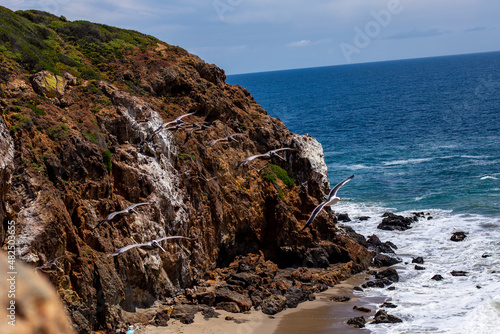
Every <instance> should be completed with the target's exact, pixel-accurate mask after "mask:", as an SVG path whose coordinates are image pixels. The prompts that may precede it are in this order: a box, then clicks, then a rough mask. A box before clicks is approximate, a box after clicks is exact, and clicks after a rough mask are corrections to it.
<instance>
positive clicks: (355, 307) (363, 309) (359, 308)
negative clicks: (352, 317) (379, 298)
mask: <svg viewBox="0 0 500 334" xmlns="http://www.w3.org/2000/svg"><path fill="white" fill-rule="evenodd" d="M352 309H353V310H354V311H358V312H363V313H370V312H371V311H372V310H371V309H369V308H368V307H364V306H356V305H354V306H353V308H352Z"/></svg>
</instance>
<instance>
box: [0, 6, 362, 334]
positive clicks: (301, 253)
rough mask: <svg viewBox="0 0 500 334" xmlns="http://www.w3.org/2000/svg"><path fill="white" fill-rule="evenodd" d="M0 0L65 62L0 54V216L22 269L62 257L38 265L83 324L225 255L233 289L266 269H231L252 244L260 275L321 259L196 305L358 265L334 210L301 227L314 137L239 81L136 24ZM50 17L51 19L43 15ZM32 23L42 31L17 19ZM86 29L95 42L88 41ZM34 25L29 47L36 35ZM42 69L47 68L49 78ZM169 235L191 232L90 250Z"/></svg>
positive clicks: (200, 272)
mask: <svg viewBox="0 0 500 334" xmlns="http://www.w3.org/2000/svg"><path fill="white" fill-rule="evenodd" d="M0 10H2V11H3V12H4V14H5V16H6V17H7V16H9V15H10V16H12V17H13V20H17V22H20V23H19V24H20V25H25V26H26V27H27V28H26V31H25V32H23V33H26V34H28V33H35V32H37V31H39V30H40V29H46V31H45V32H46V35H47V36H53V37H54V36H56V35H57V39H52V40H51V41H52V42H53V43H61V45H60V48H58V49H57V50H62V51H57V52H63V51H64V52H67V54H62V55H60V57H59V58H58V59H63V60H64V61H65V63H64V66H63V65H61V64H60V63H54V64H53V66H52V69H51V72H49V73H47V72H46V71H47V69H43V72H40V71H38V74H35V75H34V78H40V80H38V79H37V80H34V79H32V77H33V74H31V73H30V71H31V72H33V71H35V70H37V69H39V67H40V66H41V64H50V63H51V61H52V62H53V60H52V58H51V59H43V60H44V62H42V61H40V62H36V59H34V60H33V59H32V60H33V61H32V63H18V62H17V60H16V59H11V58H8V57H5V56H3V55H0V56H1V57H3V58H2V62H1V63H0V89H1V91H0V96H1V104H0V106H1V107H0V116H1V117H2V118H3V119H4V121H5V125H4V124H3V123H2V122H0V136H2V144H1V146H0V150H2V153H3V152H8V157H7V155H6V156H5V157H7V158H5V157H4V155H3V154H2V171H0V172H1V173H2V175H0V176H2V178H1V180H0V182H2V183H1V184H0V185H1V189H0V190H1V192H0V196H1V199H3V201H2V203H5V204H6V205H5V217H4V218H3V221H5V220H15V221H16V233H17V235H16V241H17V251H18V259H19V261H23V262H26V263H28V264H30V265H32V266H33V267H34V266H39V265H41V264H43V263H46V262H47V261H49V260H51V259H54V258H57V257H59V256H61V255H68V256H70V257H71V258H72V259H73V260H72V261H64V262H63V263H61V264H60V267H61V271H60V272H59V273H57V274H56V273H52V274H50V273H49V274H44V275H46V276H47V277H48V278H49V279H50V281H51V282H52V284H53V285H54V286H55V287H56V288H57V290H58V292H59V295H60V297H61V298H62V300H63V302H64V304H65V305H66V307H67V309H68V312H69V314H70V316H71V319H72V321H73V323H74V324H75V327H76V328H77V329H78V331H79V332H81V333H87V332H89V331H90V330H112V329H113V328H114V325H115V324H116V323H117V322H119V321H120V319H121V318H122V317H123V315H124V314H125V313H127V312H128V313H130V312H134V311H135V310H136V309H138V308H148V307H152V306H153V305H155V303H162V302H166V300H167V299H168V298H174V299H176V300H179V298H180V297H179V296H182V295H189V293H188V292H186V291H188V290H189V291H190V290H192V289H194V290H196V289H197V288H198V287H200V286H202V285H204V284H206V279H207V278H209V277H212V278H214V277H215V276H214V275H215V274H216V272H217V270H222V269H224V268H226V269H227V273H230V276H227V277H226V276H224V275H222V273H220V274H219V275H220V276H224V277H223V279H224V280H225V281H226V282H227V281H229V280H231V281H232V284H229V285H230V286H231V287H233V288H234V287H235V286H236V287H237V286H240V287H242V286H244V285H245V284H247V285H251V284H255V281H258V280H259V279H262V280H264V279H271V280H274V279H275V276H272V278H271V277H267V276H265V275H260V274H255V272H256V271H258V270H260V269H259V267H258V266H257V269H256V268H252V263H250V262H249V263H246V264H245V263H240V265H239V267H238V268H240V269H238V271H235V272H233V271H232V269H231V267H230V265H231V263H233V262H234V261H235V259H237V258H239V257H240V256H247V255H248V254H262V256H263V258H265V261H266V262H265V263H267V264H266V265H265V268H267V269H268V272H266V275H272V274H273V273H275V274H276V272H278V269H283V268H286V267H289V266H296V267H311V268H317V267H322V268H324V270H323V271H321V272H315V273H314V275H313V274H312V273H308V272H307V270H306V269H303V270H302V271H300V272H297V273H295V274H296V276H295V277H296V280H297V281H300V282H302V283H300V284H298V285H297V286H295V288H297V289H299V290H294V289H292V287H291V286H288V285H289V282H288V279H286V278H285V279H280V280H279V282H274V283H275V285H276V287H277V289H278V290H279V291H280V293H277V291H274V293H273V292H272V291H269V292H270V293H269V294H267V293H262V295H260V294H259V293H255V294H250V295H248V293H245V292H242V291H240V290H239V289H237V288H234V289H233V290H231V289H229V288H228V287H222V288H220V289H219V290H216V291H215V292H214V294H213V295H212V294H211V293H207V294H206V295H205V296H204V297H203V298H205V299H203V301H200V300H198V299H196V302H197V303H198V302H203V303H204V302H207V303H210V302H212V303H214V306H217V305H218V304H220V305H219V306H220V307H221V308H224V309H231V310H234V311H238V310H239V311H246V310H248V309H249V308H250V307H251V306H254V305H257V304H259V305H264V306H261V307H262V308H263V309H264V308H265V309H269V310H270V311H269V312H274V311H272V310H279V309H280V308H282V307H290V306H293V305H295V304H296V303H298V302H299V301H303V300H306V299H307V298H308V297H307V296H306V295H303V294H302V292H301V291H302V290H304V289H302V285H307V284H309V283H306V282H307V278H308V277H309V278H310V282H315V284H317V286H319V285H320V284H321V286H323V287H326V286H327V285H333V284H336V283H338V282H339V280H340V279H343V278H346V277H348V276H349V275H351V274H353V273H355V272H359V271H361V270H363V269H365V268H366V267H367V266H368V265H369V263H370V256H371V255H370V252H369V251H368V250H367V249H366V248H365V247H364V246H362V245H360V244H359V241H360V238H361V239H363V238H362V237H361V236H359V235H358V236H356V235H355V234H354V233H353V232H349V233H347V232H346V231H345V230H343V229H342V228H340V227H339V226H337V224H336V222H337V220H336V218H335V216H334V214H333V213H332V212H331V210H328V209H326V210H323V211H322V212H321V214H320V215H318V217H317V218H316V220H315V222H314V223H313V224H312V227H311V229H310V230H307V231H301V228H302V227H303V226H304V224H305V222H306V220H307V218H308V217H309V214H310V213H311V212H312V210H313V209H314V208H315V206H316V205H317V204H318V203H319V202H321V201H322V200H323V198H324V197H325V196H326V195H327V193H328V190H329V185H328V178H327V173H326V172H327V171H326V165H325V162H324V156H323V151H322V148H321V145H320V144H319V143H318V142H317V141H316V140H315V139H314V138H312V137H310V136H308V135H304V136H299V135H296V134H293V133H290V132H289V131H288V130H287V129H286V127H285V125H284V124H283V123H282V122H281V121H279V120H277V119H274V118H272V117H270V116H269V115H268V114H267V112H266V111H265V110H263V109H262V107H261V106H260V105H258V104H257V103H256V101H255V100H254V99H253V98H252V97H251V96H250V94H249V93H248V91H247V90H245V89H244V88H242V87H239V86H231V85H228V84H226V83H225V82H224V80H225V74H224V72H223V71H222V70H221V69H219V68H217V67H216V66H214V65H210V64H206V63H205V62H204V61H202V60H201V59H199V58H198V57H196V56H193V55H190V54H189V53H187V52H186V51H184V50H182V49H180V48H178V47H174V46H170V45H168V44H166V43H163V42H161V41H158V40H155V39H154V38H152V37H148V36H144V35H141V34H139V33H135V32H130V31H125V30H119V29H117V28H112V27H107V26H97V25H95V26H93V25H92V24H90V23H88V22H87V23H86V22H67V21H61V20H60V18H57V17H54V16H51V15H50V14H46V13H42V12H29V11H28V12H20V13H12V12H7V11H5V9H2V8H0ZM54 20H55V21H58V22H57V23H58V24H56V25H50V26H49V25H48V24H47V22H49V23H50V22H53V21H54ZM33 22H36V23H37V24H38V25H37V29H38V30H36V29H32V30H30V29H28V28H29V27H32V26H30V25H34V23H33ZM52 27H57V28H52ZM54 29H55V30H54ZM20 31H21V30H20ZM23 31H24V30H23ZM96 31H98V32H99V33H97V32H96ZM6 33H8V32H6ZM18 33H19V32H18ZM89 33H93V34H94V35H92V39H93V41H94V43H95V45H97V46H99V47H98V48H94V49H92V48H93V47H94V46H92V45H89V44H88V43H87V42H86V40H85V38H84V36H86V35H85V34H89ZM19 34H21V33H19ZM43 36H45V35H41V36H38V37H37V38H40V42H39V43H38V44H37V45H36V46H33V48H35V47H37V48H38V47H40V45H41V46H43V45H44V43H45V42H44V38H46V37H43ZM120 38H123V40H122V44H120V43H118V42H117V41H119V40H120ZM130 40H133V41H135V42H134V43H137V45H132V44H130V43H129V42H130ZM23 41H24V40H23ZM28 41H29V40H28ZM54 41H56V42H54ZM110 41H113V43H110ZM127 43H128V44H127ZM119 45H125V46H126V47H124V48H123V49H117V48H119ZM110 50H111V51H110ZM13 51H15V50H13ZM46 51H47V54H50V53H51V52H55V51H54V50H53V49H47V50H46ZM75 54H77V55H78V57H74V59H73V58H72V59H70V60H71V61H70V60H68V59H67V58H68V57H72V56H74V55H75ZM43 55H44V54H41V56H43ZM64 57H66V58H64ZM82 59H83V60H82ZM89 64H92V66H91V65H89ZM58 69H59V70H58ZM61 69H65V70H64V71H63V70H61ZM58 71H59V72H58ZM56 72H57V73H56ZM44 78H45V79H44ZM47 78H55V79H56V81H55V82H56V84H55V86H54V85H52V83H53V81H50V80H49V79H47ZM59 78H61V79H62V81H59V80H60V79H59ZM44 80H45V81H47V80H48V83H49V84H48V85H45V84H43V82H44ZM13 82H16V84H15V85H12V83H13ZM59 82H62V83H64V84H61V85H59ZM43 87H46V88H47V87H51V88H54V89H55V90H54V91H52V93H51V92H50V91H49V90H46V89H42V88H43ZM187 113H193V114H192V115H189V116H187V117H185V118H183V120H182V121H183V122H184V123H181V122H177V123H176V124H172V126H175V125H177V127H176V128H173V129H170V130H168V129H165V130H163V131H158V132H157V133H154V132H155V130H157V129H158V128H159V127H160V126H161V125H162V124H164V123H165V122H169V121H173V120H174V119H176V118H177V117H178V116H180V115H185V114H187ZM182 124H184V125H182ZM7 129H8V130H7ZM232 133H240V134H242V135H241V136H240V137H238V141H237V142H231V143H225V144H222V143H220V144H216V145H213V146H210V147H207V146H206V144H207V143H208V141H210V140H213V139H217V138H221V137H224V136H226V135H228V134H232ZM4 138H5V139H6V140H5V141H4V140H3V139H4ZM281 147H291V148H294V149H295V150H294V151H286V152H282V153H286V154H284V155H283V158H284V161H282V160H280V159H276V158H274V159H271V160H270V161H269V163H270V164H269V165H266V164H267V163H268V162H267V161H262V160H259V159H256V160H255V161H254V162H252V166H250V167H241V168H238V167H237V166H238V163H239V162H240V161H242V160H243V159H245V158H246V157H248V156H250V155H253V154H258V153H264V152H267V151H269V150H271V149H276V148H281ZM3 166H7V167H3ZM10 175H13V177H12V182H11V183H12V184H11V186H10V188H9V187H8V184H9V181H8V180H9V178H10ZM146 201H147V202H150V203H151V205H148V206H143V207H140V208H137V211H138V214H133V215H130V216H125V217H120V218H119V219H115V220H114V221H112V222H110V223H108V224H104V225H102V226H100V227H98V228H96V229H94V228H95V227H96V226H97V224H98V223H99V221H100V220H102V219H103V218H104V217H106V215H107V214H108V213H110V212H112V211H116V210H121V209H123V208H125V207H127V206H128V205H130V204H131V203H137V202H146ZM1 212H2V211H0V213H1ZM167 235H184V236H189V237H193V238H195V240H194V241H190V242H185V241H184V242H183V241H178V240H177V241H176V240H174V241H170V240H169V241H165V242H163V243H162V247H164V248H165V250H166V252H158V251H156V250H153V251H150V252H147V251H144V250H141V249H138V248H135V249H132V250H130V251H127V252H125V253H124V254H122V255H119V256H117V257H111V258H109V257H102V256H103V255H105V254H108V253H112V252H113V251H114V250H116V249H118V248H120V247H123V246H125V245H128V244H134V243H142V242H147V241H151V240H153V239H156V238H159V237H162V236H167ZM267 261H268V262H267ZM245 268H246V269H245ZM216 269H217V270H216ZM269 270H271V271H270V272H269ZM244 273H248V275H246V274H244ZM254 275H257V276H258V277H255V276H254ZM290 277H294V275H291V276H290ZM290 280H291V279H290ZM268 283H270V282H268ZM242 289H243V288H242ZM280 289H281V290H280ZM318 289H319V288H318ZM271 296H275V297H273V298H272V299H268V298H270V297H271ZM193 302H194V301H193ZM179 312H180V311H179ZM166 318H167V317H166V316H165V317H163V318H161V319H159V320H158V321H159V322H162V323H163V322H164V321H166V320H165V319H166Z"/></svg>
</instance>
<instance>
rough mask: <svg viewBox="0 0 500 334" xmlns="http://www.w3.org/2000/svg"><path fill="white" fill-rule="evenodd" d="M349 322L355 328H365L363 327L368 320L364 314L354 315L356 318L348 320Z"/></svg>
mask: <svg viewBox="0 0 500 334" xmlns="http://www.w3.org/2000/svg"><path fill="white" fill-rule="evenodd" d="M347 324H348V325H349V326H352V327H354V328H363V327H365V324H366V320H365V317H363V316H361V317H354V318H351V319H349V320H347Z"/></svg>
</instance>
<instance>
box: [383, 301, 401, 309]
mask: <svg viewBox="0 0 500 334" xmlns="http://www.w3.org/2000/svg"><path fill="white" fill-rule="evenodd" d="M380 307H385V308H396V307H398V306H397V305H396V304H393V303H391V302H384V303H383V304H382V305H380Z"/></svg>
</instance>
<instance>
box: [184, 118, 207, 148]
mask: <svg viewBox="0 0 500 334" xmlns="http://www.w3.org/2000/svg"><path fill="white" fill-rule="evenodd" d="M209 128H210V125H204V124H202V125H200V124H198V123H193V124H192V128H191V130H189V131H188V132H187V133H186V139H185V140H184V144H185V143H187V141H188V140H189V139H190V138H191V136H192V135H193V133H199V132H202V131H205V130H207V129H209Z"/></svg>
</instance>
